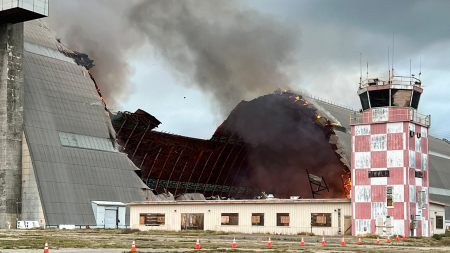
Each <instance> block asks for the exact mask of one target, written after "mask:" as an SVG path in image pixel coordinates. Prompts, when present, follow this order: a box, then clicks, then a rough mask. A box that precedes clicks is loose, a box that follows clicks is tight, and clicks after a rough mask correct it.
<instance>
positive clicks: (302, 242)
mask: <svg viewBox="0 0 450 253" xmlns="http://www.w3.org/2000/svg"><path fill="white" fill-rule="evenodd" d="M300 245H302V246H305V241H304V240H303V236H302V241H301V242H300Z"/></svg>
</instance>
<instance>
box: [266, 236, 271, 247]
mask: <svg viewBox="0 0 450 253" xmlns="http://www.w3.org/2000/svg"><path fill="white" fill-rule="evenodd" d="M267 247H269V248H270V247H272V241H271V240H270V237H269V241H268V242H267Z"/></svg>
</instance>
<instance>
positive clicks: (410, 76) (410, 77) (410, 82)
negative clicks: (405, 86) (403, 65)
mask: <svg viewBox="0 0 450 253" xmlns="http://www.w3.org/2000/svg"><path fill="white" fill-rule="evenodd" d="M409 84H410V85H411V84H412V75H411V59H409Z"/></svg>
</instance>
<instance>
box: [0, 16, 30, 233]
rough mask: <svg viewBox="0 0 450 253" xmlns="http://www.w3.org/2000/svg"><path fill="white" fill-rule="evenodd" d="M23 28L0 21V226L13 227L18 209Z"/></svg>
mask: <svg viewBox="0 0 450 253" xmlns="http://www.w3.org/2000/svg"><path fill="white" fill-rule="evenodd" d="M23 31H24V30H23V23H18V24H0V229H1V228H8V227H9V226H10V227H11V228H15V227H16V219H17V218H18V214H19V213H20V211H21V210H20V209H21V208H20V207H21V206H20V195H21V182H22V132H23V129H22V123H23V75H22V56H23V36H24V34H23Z"/></svg>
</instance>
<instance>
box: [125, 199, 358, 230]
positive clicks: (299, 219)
mask: <svg viewBox="0 0 450 253" xmlns="http://www.w3.org/2000/svg"><path fill="white" fill-rule="evenodd" d="M338 208H340V209H341V226H342V227H341V231H343V229H344V216H351V203H350V202H348V203H301V204H300V203H297V204H186V205H183V204H177V205H175V204H174V205H132V206H130V214H131V216H130V226H131V228H133V229H140V230H181V214H182V213H203V214H204V217H205V218H204V219H205V220H204V230H215V231H230V232H239V233H279V234H280V233H281V234H297V233H299V232H310V231H311V226H310V223H311V213H331V224H332V227H313V228H312V232H313V233H315V234H322V232H323V231H324V232H325V234H326V235H337V234H338V230H339V228H338V220H337V219H338V213H337V211H336V212H335V210H337V209H338ZM140 213H164V214H166V217H165V222H166V224H165V225H163V226H143V225H139V214H140ZM222 213H239V225H237V226H222V225H221V214H222ZM252 213H264V214H265V215H264V226H252V224H251V216H252ZM277 213H289V216H290V224H289V227H281V226H276V220H277V219H276V218H277Z"/></svg>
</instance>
